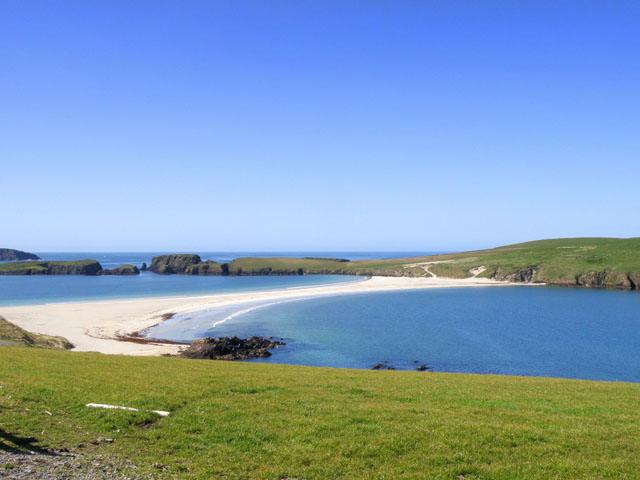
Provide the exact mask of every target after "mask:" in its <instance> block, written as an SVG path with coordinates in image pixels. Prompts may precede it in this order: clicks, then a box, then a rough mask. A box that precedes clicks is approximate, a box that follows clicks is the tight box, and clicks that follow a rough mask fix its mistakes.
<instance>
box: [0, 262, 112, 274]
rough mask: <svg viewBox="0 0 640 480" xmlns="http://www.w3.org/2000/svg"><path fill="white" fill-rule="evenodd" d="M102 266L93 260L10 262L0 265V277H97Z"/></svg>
mask: <svg viewBox="0 0 640 480" xmlns="http://www.w3.org/2000/svg"><path fill="white" fill-rule="evenodd" d="M101 272H102V265H100V263H99V262H97V261H95V260H80V261H74V262H34V261H29V262H12V263H5V264H2V265H0V275H99V274H100V273H101Z"/></svg>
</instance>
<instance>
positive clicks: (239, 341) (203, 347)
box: [181, 337, 285, 360]
mask: <svg viewBox="0 0 640 480" xmlns="http://www.w3.org/2000/svg"><path fill="white" fill-rule="evenodd" d="M282 345H285V343H284V342H281V341H278V340H274V339H273V338H263V337H249V338H238V337H217V338H216V337H207V338H202V339H199V340H194V341H193V342H191V345H190V346H189V348H187V349H185V350H183V351H182V352H181V355H182V356H184V357H187V358H204V359H207V358H208V359H211V360H246V359H249V358H266V357H270V356H271V352H270V351H269V350H271V349H273V348H276V347H279V346H282Z"/></svg>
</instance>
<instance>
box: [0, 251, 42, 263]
mask: <svg viewBox="0 0 640 480" xmlns="http://www.w3.org/2000/svg"><path fill="white" fill-rule="evenodd" d="M16 260H40V257H39V256H37V255H36V254H34V253H29V252H23V251H22V250H14V249H13V248H0V262H12V261H16Z"/></svg>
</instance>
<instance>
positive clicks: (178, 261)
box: [149, 254, 228, 275]
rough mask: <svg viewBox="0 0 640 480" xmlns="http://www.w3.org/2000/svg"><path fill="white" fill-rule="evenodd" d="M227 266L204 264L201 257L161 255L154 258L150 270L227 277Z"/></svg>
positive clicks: (211, 263) (164, 272)
mask: <svg viewBox="0 0 640 480" xmlns="http://www.w3.org/2000/svg"><path fill="white" fill-rule="evenodd" d="M225 265H226V264H225ZM225 265H221V264H219V263H218V262H214V261H213V260H207V261H206V262H203V261H202V259H201V258H200V256H199V255H191V254H177V255H160V256H158V257H153V259H152V260H151V266H150V267H149V270H151V271H152V272H155V273H161V274H172V273H184V274H187V275H226V274H227V273H228V270H226V269H225V268H224V267H225Z"/></svg>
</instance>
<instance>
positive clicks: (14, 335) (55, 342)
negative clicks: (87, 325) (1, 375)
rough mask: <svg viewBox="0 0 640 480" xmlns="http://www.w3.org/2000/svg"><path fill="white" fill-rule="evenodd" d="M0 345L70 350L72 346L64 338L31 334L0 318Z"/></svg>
mask: <svg viewBox="0 0 640 480" xmlns="http://www.w3.org/2000/svg"><path fill="white" fill-rule="evenodd" d="M0 345H21V346H26V347H42V348H62V349H70V348H73V345H72V344H71V343H70V342H69V341H68V340H67V339H66V338H64V337H54V336H51V335H42V334H40V333H31V332H27V331H26V330H24V329H22V328H20V327H18V326H17V325H14V324H13V323H11V322H8V321H7V320H5V319H4V318H3V317H0Z"/></svg>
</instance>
